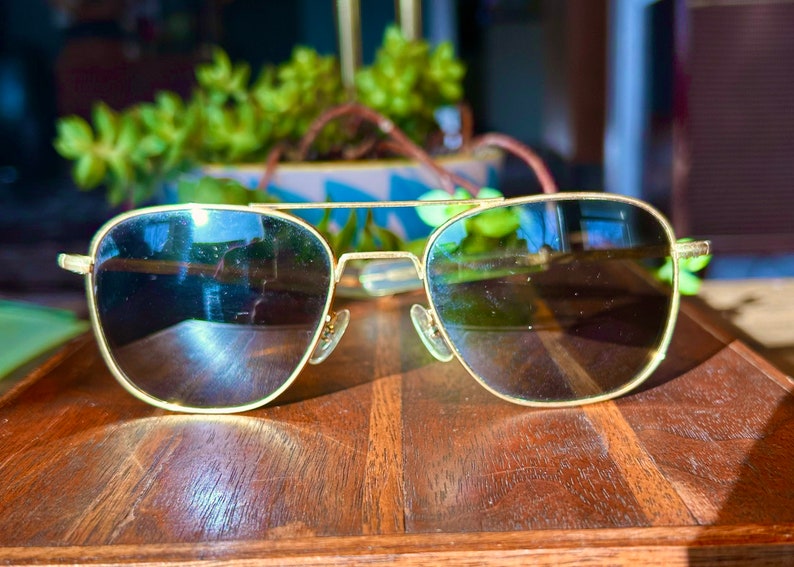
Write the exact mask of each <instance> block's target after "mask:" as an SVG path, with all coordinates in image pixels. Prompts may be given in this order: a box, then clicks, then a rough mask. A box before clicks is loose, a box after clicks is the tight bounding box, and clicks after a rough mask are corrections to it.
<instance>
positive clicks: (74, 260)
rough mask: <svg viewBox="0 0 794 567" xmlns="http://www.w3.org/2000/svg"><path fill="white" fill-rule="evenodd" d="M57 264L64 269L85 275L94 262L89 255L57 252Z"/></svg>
mask: <svg viewBox="0 0 794 567" xmlns="http://www.w3.org/2000/svg"><path fill="white" fill-rule="evenodd" d="M58 265H59V266H60V267H61V268H63V269H64V270H69V271H70V272H74V273H75V274H81V275H85V274H87V273H89V272H90V271H91V267H92V266H93V265H94V262H93V260H92V259H91V256H83V255H82V254H58Z"/></svg>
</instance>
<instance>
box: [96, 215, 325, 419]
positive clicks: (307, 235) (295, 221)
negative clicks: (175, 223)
mask: <svg viewBox="0 0 794 567" xmlns="http://www.w3.org/2000/svg"><path fill="white" fill-rule="evenodd" d="M215 213H218V214H219V215H224V214H226V213H232V214H245V215H250V216H252V217H257V218H258V219H263V220H264V219H267V220H268V222H271V223H276V224H278V223H282V224H281V225H279V226H280V227H289V228H290V229H294V230H293V231H291V232H290V234H291V235H292V236H293V238H294V237H295V235H296V234H301V235H302V238H304V239H305V242H304V243H302V244H300V243H299V244H300V245H306V246H310V247H311V249H312V251H313V252H316V253H317V254H318V256H317V257H316V258H313V259H312V263H313V264H314V263H315V262H316V261H317V260H321V261H323V262H325V266H324V267H322V270H321V271H322V273H323V276H324V278H327V287H325V288H324V289H323V290H322V293H323V294H324V295H325V297H324V300H323V306H322V309H321V310H320V311H319V312H318V313H317V320H316V323H315V324H314V327H313V329H312V331H311V339H310V340H309V341H308V344H307V346H306V349H305V352H303V354H302V356H301V358H300V360H299V361H298V362H297V364H296V365H295V368H294V369H293V370H292V371H291V372H290V373H289V375H288V376H286V377H285V378H284V380H283V381H281V384H280V385H279V386H278V387H277V388H275V389H274V390H272V391H270V392H268V393H266V394H265V395H263V396H259V397H256V398H255V399H251V400H246V401H244V402H235V403H233V404H222V403H218V404H208V405H191V404H185V403H180V402H175V401H171V400H167V399H162V397H160V396H157V395H154V394H152V393H151V392H149V391H146V389H145V388H142V387H141V386H140V385H139V384H138V381H136V380H135V379H134V377H131V376H129V375H128V372H127V371H125V369H124V368H122V365H121V364H120V363H119V361H118V360H117V353H116V352H114V347H113V346H112V345H111V343H110V341H109V337H108V335H107V330H106V329H105V326H104V325H103V320H102V319H103V314H101V313H100V300H101V297H100V295H101V293H102V290H101V287H100V286H99V285H98V280H99V279H100V278H101V274H102V267H101V265H100V262H99V255H100V253H101V247H102V246H103V245H104V244H105V243H106V242H107V239H108V237H109V236H110V235H112V234H113V231H114V229H119V227H122V226H123V225H124V224H125V223H127V222H130V221H134V220H138V221H141V220H146V219H147V217H149V219H150V220H152V221H153V220H154V219H156V218H158V217H159V218H167V215H173V217H174V218H178V217H179V216H180V215H182V216H184V215H185V214H188V215H190V216H191V217H192V218H193V219H196V218H206V217H207V216H212V215H213V214H215ZM163 215H166V217H163ZM218 218H223V217H218ZM193 222H196V221H195V220H194V221H193ZM199 222H201V221H199ZM216 222H217V221H216ZM296 231H297V232H296ZM295 245H296V244H295V243H292V244H291V246H295ZM89 254H90V257H91V259H92V265H93V268H92V269H91V270H90V272H89V273H88V278H87V284H88V285H87V289H88V296H89V312H90V318H91V324H92V328H93V331H94V334H95V336H96V338H97V343H98V345H99V349H100V353H101V355H102V357H103V359H104V360H105V362H106V364H107V366H108V368H109V369H110V370H111V373H112V374H113V375H114V377H115V378H116V380H117V381H118V382H119V383H120V384H121V385H122V386H123V387H124V389H125V390H127V391H128V392H129V393H131V394H132V395H133V396H135V397H136V398H138V399H139V400H142V401H144V402H146V403H148V404H151V405H153V406H156V407H159V408H162V409H166V410H169V411H176V412H188V413H203V414H229V413H237V412H243V411H248V410H251V409H254V408H257V407H261V406H263V405H265V404H267V403H269V402H271V401H273V400H274V399H276V398H277V397H278V396H279V395H280V394H282V393H283V392H284V391H285V390H286V389H287V388H288V387H289V386H290V385H291V384H292V383H293V382H294V380H295V379H296V378H297V376H298V375H299V374H300V372H301V370H302V369H303V368H304V367H305V366H306V365H307V364H308V362H309V360H310V358H311V355H312V353H313V351H314V350H315V348H316V347H317V344H318V343H319V342H320V340H321V338H322V335H323V328H324V326H325V323H326V320H327V318H328V314H329V312H330V309H331V304H332V301H333V296H334V288H335V278H334V274H335V265H336V260H335V258H334V255H333V252H332V251H331V248H330V246H329V245H328V242H327V241H326V240H325V239H324V238H323V237H322V235H321V234H320V233H319V232H318V231H317V229H316V228H315V227H313V226H312V225H311V224H309V223H307V222H306V221H304V220H303V219H300V218H298V217H296V216H293V215H290V214H286V213H282V212H280V211H270V210H267V211H262V210H255V209H252V208H250V207H245V206H235V205H164V206H157V207H149V208H142V209H138V210H135V211H131V212H129V213H125V214H123V215H119V216H117V217H115V218H113V219H111V220H110V221H108V222H107V223H106V224H105V225H104V226H103V227H102V228H101V229H100V230H99V231H98V232H97V234H96V235H95V236H94V238H93V240H92V242H91V247H90V252H89ZM313 274H316V272H313ZM318 293H319V291H318ZM320 297H321V296H320ZM321 298H322V297H321Z"/></svg>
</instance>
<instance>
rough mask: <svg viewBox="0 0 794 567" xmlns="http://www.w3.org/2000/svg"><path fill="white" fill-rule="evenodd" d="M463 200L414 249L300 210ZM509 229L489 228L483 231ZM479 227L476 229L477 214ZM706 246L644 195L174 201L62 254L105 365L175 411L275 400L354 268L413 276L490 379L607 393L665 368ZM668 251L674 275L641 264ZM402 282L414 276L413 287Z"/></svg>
mask: <svg viewBox="0 0 794 567" xmlns="http://www.w3.org/2000/svg"><path fill="white" fill-rule="evenodd" d="M450 205H454V206H460V208H461V209H462V210H461V212H459V213H458V214H457V215H455V216H453V217H452V218H450V219H449V220H447V221H446V222H444V223H443V224H442V225H441V226H439V227H438V228H437V229H436V230H435V231H434V232H433V233H432V234H431V235H430V236H429V237H428V239H427V244H426V247H425V249H424V253H423V254H422V256H421V258H420V257H418V256H416V255H414V254H412V253H410V252H406V251H399V250H395V251H380V252H354V253H347V254H342V255H340V256H339V258H336V257H335V256H334V254H333V252H332V250H331V247H330V245H329V243H328V242H327V241H326V240H325V239H324V238H323V236H322V235H321V234H320V232H319V231H318V230H317V229H316V228H314V227H313V226H312V225H311V224H309V223H308V222H307V221H306V220H304V219H303V218H301V217H300V216H298V215H299V214H300V213H299V211H293V210H294V209H307V208H316V209H323V208H352V209H355V208H373V207H394V208H396V207H434V206H436V207H437V206H447V207H448V206H450ZM494 219H499V221H500V226H502V227H503V228H504V227H507V229H506V230H503V231H502V232H500V234H498V235H493V236H492V237H490V238H489V237H487V235H486V237H483V235H482V230H479V231H478V230H477V227H478V226H480V227H482V226H485V225H489V226H490V225H492V224H493V222H490V221H493V220H494ZM486 220H487V221H489V222H488V223H485V222H483V221H486ZM708 253H709V243H708V242H706V241H694V242H676V239H675V237H674V235H673V230H672V228H671V226H670V223H669V222H668V221H667V220H666V219H665V218H664V217H663V216H662V215H661V214H660V213H659V212H658V211H656V210H655V209H654V208H652V207H651V206H649V205H648V204H646V203H644V202H642V201H639V200H637V199H633V198H628V197H623V196H618V195H611V194H606V193H561V194H551V195H536V196H530V197H520V198H494V199H473V200H465V201H444V202H438V201H436V202H433V201H400V202H378V203H313V204H305V203H304V204H294V203H293V204H290V203H268V204H256V205H250V206H247V207H240V206H222V205H175V206H162V207H152V208H147V209H139V210H136V211H133V212H129V213H126V214H123V215H121V216H119V217H116V218H115V219H113V220H111V221H109V222H108V223H107V224H106V225H105V226H104V227H102V228H101V229H100V231H99V232H98V233H97V235H96V236H95V237H94V239H93V241H92V243H91V248H90V252H89V255H87V256H84V255H73V254H62V255H61V256H60V257H59V264H60V266H61V267H62V268H65V269H67V270H71V271H73V272H76V273H79V274H84V275H85V276H86V285H87V295H88V301H89V308H90V314H91V321H92V326H93V330H94V333H95V335H96V338H97V341H98V343H99V347H100V350H101V353H102V356H103V357H104V360H105V362H106V363H107V365H108V367H109V368H110V370H111V371H112V373H113V374H114V376H115V377H116V378H117V379H118V381H119V382H120V383H121V385H122V386H123V387H124V388H125V389H126V390H128V391H129V392H130V393H131V394H133V395H134V396H136V397H137V398H139V399H141V400H143V401H145V402H148V403H150V404H152V405H154V406H157V407H160V408H165V409H168V410H174V411H185V412H197V413H231V412H239V411H246V410H250V409H253V408H256V407H258V406H262V405H264V404H267V403H268V402H270V401H272V400H274V399H275V398H276V397H278V396H279V394H281V393H282V392H284V390H285V389H287V388H288V387H289V385H290V384H291V383H292V382H293V381H294V380H295V378H296V376H297V375H298V374H299V373H300V372H301V369H303V368H304V367H305V366H306V364H319V363H321V362H322V361H323V360H325V359H326V358H327V357H328V356H329V355H330V354H331V352H332V351H333V349H334V347H335V346H336V345H337V344H338V342H339V340H340V339H341V338H342V335H343V334H344V331H345V328H346V327H347V323H348V320H349V312H348V311H347V310H346V309H341V310H339V311H333V310H332V302H333V298H334V293H335V290H336V289H337V287H338V286H339V282H340V280H341V279H342V277H343V273H344V272H345V268H346V266H347V267H349V264H350V263H351V262H352V261H357V263H360V264H362V265H363V266H364V267H363V268H362V270H361V271H360V272H359V274H358V275H359V281H360V283H361V286H362V289H363V290H364V291H367V290H369V291H370V292H371V293H372V295H379V294H386V293H389V292H391V291H397V290H398V289H403V288H404V287H405V283H406V279H405V277H406V276H405V274H406V269H407V270H408V282H409V284H410V281H411V280H412V281H415V282H417V283H418V284H419V286H420V287H423V288H424V291H425V294H426V301H427V305H420V304H416V305H414V306H413V307H412V308H411V310H410V315H411V319H412V321H413V324H414V327H415V328H416V330H417V332H418V335H419V338H420V339H421V340H422V342H423V343H424V344H425V346H426V347H427V348H428V350H429V351H430V353H431V354H432V355H433V356H434V357H435V358H437V359H438V360H440V361H445V362H446V361H450V360H452V359H457V360H458V361H459V362H460V364H462V365H463V367H464V368H465V369H466V370H467V371H468V372H469V373H470V374H471V375H472V376H473V377H474V378H475V379H476V380H477V381H478V382H479V383H480V384H481V385H482V386H484V387H485V388H486V389H487V390H489V391H490V392H492V393H493V394H495V395H496V396H499V397H500V398H503V399H505V400H507V401H509V402H513V403H516V404H522V405H527V406H545V407H550V406H569V405H579V404H585V403H590V402H597V401H601V400H607V399H611V398H614V397H616V396H620V395H622V394H625V393H627V392H629V391H630V390H632V389H633V388H636V387H637V386H638V385H639V384H641V383H642V382H643V380H645V379H646V378H647V377H648V376H649V375H650V374H651V373H652V372H653V371H654V369H655V368H656V367H657V366H658V365H659V363H660V361H661V360H662V359H663V357H664V354H665V351H666V349H667V347H668V345H669V343H670V339H671V336H672V333H673V327H674V324H675V319H676V314H677V311H678V304H679V292H678V275H679V274H678V263H679V262H678V261H679V260H680V259H682V258H687V257H694V256H700V255H705V254H708ZM665 261H672V266H673V270H672V271H673V277H672V282H671V283H670V284H664V283H661V282H659V281H657V280H655V279H654V278H653V277H652V276H651V275H650V273H651V272H650V269H651V268H653V267H658V266H659V265H661V264H662V263H664V262H665ZM408 287H410V285H408Z"/></svg>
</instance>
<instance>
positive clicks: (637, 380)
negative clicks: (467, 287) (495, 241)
mask: <svg viewBox="0 0 794 567" xmlns="http://www.w3.org/2000/svg"><path fill="white" fill-rule="evenodd" d="M585 201H586V202H591V203H605V204H607V206H609V205H610V204H611V205H620V206H623V207H630V208H634V209H636V210H638V211H641V213H642V214H645V215H648V218H649V219H652V220H653V222H655V223H656V226H655V229H657V230H658V233H657V236H659V237H660V238H661V237H662V236H663V239H664V241H663V244H664V245H665V246H666V247H667V254H666V256H667V257H669V258H670V259H671V264H672V272H673V273H672V281H671V283H670V284H669V287H667V288H665V292H664V294H661V293H660V297H661V298H663V299H664V301H666V303H667V309H666V317H665V320H664V321H661V320H660V321H659V323H658V324H659V329H660V331H659V333H658V335H657V340H656V342H655V344H654V345H649V346H648V347H647V351H648V355H647V361H646V363H645V365H644V366H643V367H642V368H639V369H638V370H637V371H636V372H635V373H633V374H632V375H631V376H626V378H625V380H623V381H622V382H621V385H620V386H619V387H616V388H613V389H610V390H608V391H603V392H599V393H595V394H591V395H584V396H581V397H576V398H571V399H552V400H547V399H532V398H524V397H520V396H516V395H512V394H510V393H506V392H504V391H501V390H500V389H499V388H497V387H495V386H493V385H492V384H491V383H489V380H488V378H487V377H484V376H482V375H481V373H480V372H478V371H477V370H475V369H474V368H473V365H472V364H471V361H470V359H471V355H469V354H468V353H467V352H465V348H464V347H463V346H462V345H461V344H460V340H456V339H455V337H454V333H452V332H451V331H450V328H451V325H450V322H449V321H447V320H445V317H444V311H445V309H444V306H443V305H442V302H443V299H442V298H440V297H439V296H440V293H439V292H438V291H437V290H436V289H434V286H436V285H437V282H435V281H434V274H433V268H434V262H435V260H434V254H435V253H436V252H437V251H438V249H439V244H440V243H443V240H444V237H445V235H447V234H449V230H451V229H455V227H456V226H458V225H459V224H460V223H465V222H466V221H467V220H468V219H471V218H472V217H475V216H477V215H480V214H482V213H485V212H488V211H494V210H500V209H508V208H511V207H524V206H528V205H529V206H543V205H546V204H553V203H556V204H557V206H559V205H560V204H564V203H581V202H585ZM675 242H676V239H675V235H674V233H673V229H672V226H671V225H670V222H669V221H668V220H667V219H666V218H665V217H664V215H662V213H660V212H659V211H658V210H657V209H655V208H654V207H653V206H651V205H649V204H648V203H646V202H644V201H641V200H638V199H635V198H633V197H627V196H622V195H612V194H601V193H578V192H577V193H560V194H551V195H535V196H531V197H520V198H514V199H506V200H505V201H503V202H501V203H496V204H491V205H486V206H480V207H476V208H472V209H470V210H468V211H465V212H463V213H461V214H459V215H457V216H455V217H453V218H451V219H449V220H448V221H447V222H446V223H444V224H443V225H441V226H440V227H439V228H438V229H437V230H436V231H435V232H434V233H433V234H431V236H430V238H429V239H428V242H427V245H426V247H425V251H424V255H423V265H424V266H425V278H424V286H425V292H426V295H427V298H428V301H429V304H430V307H431V309H432V311H433V313H434V316H435V318H436V321H437V322H438V328H439V332H440V333H441V334H442V336H443V337H444V339H445V340H446V342H447V343H448V345H449V346H450V347H451V350H452V352H453V353H454V355H455V357H456V358H457V359H458V361H459V362H460V363H461V364H462V365H463V367H464V368H465V369H466V370H467V371H468V372H469V374H471V375H472V376H473V377H474V378H475V379H476V380H477V382H479V383H480V385H482V386H483V387H484V388H485V389H486V390H488V391H489V392H491V393H492V394H494V395H495V396H497V397H499V398H502V399H504V400H507V401H509V402H512V403H515V404H519V405H524V406H537V407H568V406H579V405H583V404H589V403H595V402H600V401H605V400H609V399H613V398H616V397H619V396H622V395H624V394H626V393H628V392H630V391H632V390H634V389H636V388H637V387H638V386H639V385H640V384H642V383H643V382H644V381H645V380H647V378H648V377H649V376H650V375H651V374H652V373H653V372H654V371H655V370H656V369H657V368H658V366H659V364H660V363H661V361H662V360H663V359H664V357H665V353H666V351H667V349H668V347H669V344H670V341H671V339H672V334H673V330H674V327H675V322H676V318H677V315H678V308H679V303H680V293H679V289H678V279H679V267H678V262H677V258H678V257H677V251H676V247H675ZM663 285H665V284H661V283H659V286H663ZM540 378H542V377H540Z"/></svg>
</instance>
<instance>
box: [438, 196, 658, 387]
mask: <svg viewBox="0 0 794 567" xmlns="http://www.w3.org/2000/svg"><path fill="white" fill-rule="evenodd" d="M669 251H670V242H669V239H668V236H667V233H666V232H665V229H664V226H663V225H662V224H661V223H660V221H659V220H658V219H657V218H656V217H654V215H652V214H651V213H650V212H648V211H646V210H645V209H642V208H640V207H638V206H635V205H631V204H627V203H622V202H615V201H608V200H570V201H553V202H549V203H531V204H526V205H521V206H516V207H512V208H509V209H508V208H499V209H492V210H489V211H485V212H482V213H478V214H477V215H475V216H471V217H468V218H465V219H462V220H460V221H457V222H455V223H453V224H452V225H450V226H449V227H447V228H446V229H445V230H443V231H442V233H440V234H439V235H438V237H437V239H436V240H435V241H434V242H433V244H432V246H431V249H430V253H429V256H428V259H427V270H428V286H429V290H430V298H431V301H432V303H433V306H434V308H435V310H436V313H437V315H438V317H439V321H440V322H441V324H442V325H443V326H444V328H445V329H446V331H447V333H448V335H449V337H450V339H451V340H452V342H453V343H454V345H455V347H456V348H457V350H458V351H459V353H460V355H461V357H462V358H463V360H464V361H465V363H466V364H467V365H468V366H469V367H470V368H471V369H472V370H473V371H474V373H475V374H476V375H478V376H479V377H480V378H481V379H482V380H483V381H484V382H485V383H486V384H487V385H488V386H489V387H490V388H492V389H493V390H495V391H496V392H498V393H500V394H502V395H504V396H507V397H509V398H517V399H519V400H524V401H537V402H565V401H572V400H580V399H585V398H589V397H593V396H600V395H603V394H608V393H610V392H614V391H615V390H618V389H620V388H621V387H623V386H625V385H626V384H628V383H629V382H631V381H632V380H633V379H634V378H635V377H637V376H638V375H639V374H640V373H642V372H643V371H645V370H646V369H647V368H648V367H649V365H651V364H652V363H654V361H655V357H654V355H655V354H656V352H657V350H658V348H659V347H660V346H661V345H662V343H663V342H664V335H665V331H666V329H667V326H668V319H669V314H670V311H671V301H672V290H671V289H670V288H669V287H665V286H661V285H659V284H658V283H657V282H655V281H654V280H653V278H652V277H651V275H650V272H649V271H648V270H647V269H646V268H648V267H651V266H656V265H659V263H661V262H663V261H664V259H665V258H666V257H667V256H669Z"/></svg>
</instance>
